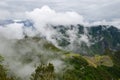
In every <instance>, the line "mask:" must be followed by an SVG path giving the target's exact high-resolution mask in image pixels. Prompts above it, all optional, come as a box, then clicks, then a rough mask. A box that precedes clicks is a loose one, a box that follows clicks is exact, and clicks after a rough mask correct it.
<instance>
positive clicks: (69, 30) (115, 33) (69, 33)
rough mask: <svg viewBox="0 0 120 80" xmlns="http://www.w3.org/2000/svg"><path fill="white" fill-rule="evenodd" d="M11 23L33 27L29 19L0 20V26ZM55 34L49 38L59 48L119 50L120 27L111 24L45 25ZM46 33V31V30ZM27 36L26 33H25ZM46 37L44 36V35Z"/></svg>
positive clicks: (88, 51) (91, 51) (89, 52)
mask: <svg viewBox="0 0 120 80" xmlns="http://www.w3.org/2000/svg"><path fill="white" fill-rule="evenodd" d="M12 23H20V24H24V27H33V29H35V27H34V22H32V21H31V20H24V21H21V20H5V21H0V25H1V26H5V25H8V24H12ZM46 26H49V27H50V28H51V29H52V30H54V31H56V34H54V35H53V36H52V38H51V39H53V40H54V41H56V42H57V46H58V47H59V48H61V49H65V50H68V51H73V52H75V53H80V54H84V55H93V54H97V53H99V54H103V53H104V51H105V49H111V50H113V51H118V50H120V29H118V28H116V27H115V26H113V25H94V26H89V27H88V26H84V25H80V24H77V25H51V24H50V25H46ZM46 33H47V31H46ZM26 36H27V35H26ZM44 37H46V36H44Z"/></svg>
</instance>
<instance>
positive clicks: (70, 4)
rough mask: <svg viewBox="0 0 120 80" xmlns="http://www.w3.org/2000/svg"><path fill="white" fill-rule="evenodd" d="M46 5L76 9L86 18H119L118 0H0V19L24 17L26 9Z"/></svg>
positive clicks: (93, 19) (56, 8) (119, 1)
mask: <svg viewBox="0 0 120 80" xmlns="http://www.w3.org/2000/svg"><path fill="white" fill-rule="evenodd" d="M44 5H48V6H49V7H50V8H52V9H54V10H56V11H58V12H65V11H76V12H77V13H79V14H81V15H83V16H84V17H85V19H86V20H89V21H98V20H113V19H117V18H118V19H119V18H120V9H119V8H120V0H0V19H11V18H17V19H20V18H24V16H23V15H24V13H25V12H26V11H32V10H33V9H35V8H41V7H42V6H44Z"/></svg>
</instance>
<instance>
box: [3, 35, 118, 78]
mask: <svg viewBox="0 0 120 80" xmlns="http://www.w3.org/2000/svg"><path fill="white" fill-rule="evenodd" d="M10 43H11V44H10ZM7 45H9V46H10V47H11V48H9V47H7V48H8V50H9V51H8V54H10V55H8V54H7V53H5V52H6V51H5V52H4V53H3V54H1V55H2V56H3V57H4V62H3V63H4V67H5V68H6V63H7V65H8V67H7V68H8V73H7V74H8V75H10V74H12V75H14V76H16V80H29V78H30V75H31V74H32V73H33V72H34V71H35V68H36V67H37V66H39V65H44V64H45V65H46V64H49V63H52V64H53V66H54V69H55V70H54V73H55V74H54V75H55V79H57V80H79V79H82V80H111V79H113V80H119V78H120V74H119V73H120V64H119V61H120V60H119V58H120V57H119V56H118V55H119V52H114V51H113V52H112V51H109V50H108V51H106V53H105V55H103V56H100V55H97V56H95V57H94V56H84V57H83V56H81V55H80V54H76V53H72V52H67V51H63V50H60V49H58V48H56V47H55V46H54V45H52V44H51V43H50V42H48V41H46V39H43V38H39V37H32V38H30V37H26V38H24V39H21V40H15V41H14V40H12V42H11V41H9V44H7ZM2 46H3V45H2ZM3 47H4V46H3ZM10 49H12V50H11V51H10ZM1 53H2V51H1ZM114 53H115V54H114ZM5 54H7V55H5ZM86 57H88V58H86ZM91 58H95V59H96V60H97V63H94V62H93V63H94V64H95V65H97V66H94V65H93V64H92V65H91V63H90V61H91ZM106 59H107V60H108V61H106ZM108 62H109V63H110V64H111V65H109V64H108ZM36 70H37V69H36ZM48 71H49V70H48ZM52 72H53V71H52Z"/></svg>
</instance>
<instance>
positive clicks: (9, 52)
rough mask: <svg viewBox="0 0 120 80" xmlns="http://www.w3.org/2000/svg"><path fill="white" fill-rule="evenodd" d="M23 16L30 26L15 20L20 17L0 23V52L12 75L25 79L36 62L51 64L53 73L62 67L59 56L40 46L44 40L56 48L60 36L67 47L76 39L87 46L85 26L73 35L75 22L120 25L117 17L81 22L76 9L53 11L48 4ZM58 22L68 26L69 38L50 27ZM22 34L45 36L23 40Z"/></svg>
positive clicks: (75, 28) (82, 20)
mask: <svg viewBox="0 0 120 80" xmlns="http://www.w3.org/2000/svg"><path fill="white" fill-rule="evenodd" d="M25 18H26V20H30V21H32V22H33V26H30V27H26V26H24V24H23V23H18V22H20V21H22V20H18V21H15V22H14V23H11V24H7V25H1V26H0V55H2V56H3V57H4V58H5V60H4V65H5V66H8V69H9V72H10V73H13V74H16V75H17V76H18V77H20V78H22V79H25V80H28V79H29V77H30V75H31V74H32V73H33V72H34V70H35V68H36V66H38V65H39V64H42V63H46V64H47V63H49V62H50V63H53V64H54V66H55V71H56V72H59V71H61V70H62V69H63V68H64V67H65V66H66V65H65V63H64V61H62V60H61V58H60V56H61V55H58V54H57V52H53V51H51V50H46V49H45V48H44V44H45V43H46V42H45V41H48V42H49V43H52V44H54V45H55V46H56V47H58V48H60V46H59V45H58V43H57V41H56V39H57V40H61V38H65V39H67V40H68V41H69V42H70V43H71V44H70V45H69V46H68V48H71V49H72V50H73V49H74V46H72V45H73V44H75V41H78V43H79V44H80V43H82V42H85V43H87V45H88V46H90V42H89V39H88V36H87V34H88V33H87V30H86V29H84V32H85V33H84V34H82V35H80V36H81V37H80V38H79V37H77V35H76V34H77V33H78V26H77V24H81V25H84V26H85V27H88V26H90V25H115V26H116V27H117V28H120V20H119V19H116V20H113V21H105V20H103V21H97V22H92V23H90V22H88V21H85V19H84V17H83V16H82V15H80V14H78V13H77V12H74V11H72V12H56V11H55V10H53V9H51V8H49V7H48V6H43V7H42V8H36V9H34V10H33V11H27V12H25ZM59 25H64V26H65V27H66V28H68V30H67V32H66V34H67V35H69V38H66V37H64V36H63V34H61V33H60V32H58V31H57V30H55V29H54V28H53V26H56V27H60V26H59ZM70 25H75V26H76V27H74V28H73V29H71V27H70ZM32 27H34V29H33V28H32ZM26 35H27V36H29V37H34V36H38V37H40V38H41V37H42V38H45V41H44V40H42V41H38V42H36V41H34V40H32V39H27V40H26V39H25V36H26ZM76 44H77V43H76ZM58 53H59V52H58ZM55 54H56V55H55ZM26 59H28V60H26ZM29 60H30V61H29ZM26 61H28V62H26ZM60 66H63V67H60Z"/></svg>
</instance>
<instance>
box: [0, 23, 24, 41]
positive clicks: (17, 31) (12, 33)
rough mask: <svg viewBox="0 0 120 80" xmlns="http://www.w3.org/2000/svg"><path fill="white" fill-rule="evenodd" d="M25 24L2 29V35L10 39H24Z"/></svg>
mask: <svg viewBox="0 0 120 80" xmlns="http://www.w3.org/2000/svg"><path fill="white" fill-rule="evenodd" d="M22 28H23V24H18V23H13V24H9V25H6V26H4V27H3V26H1V27H0V35H2V36H4V37H5V38H8V39H22V38H23V29H22Z"/></svg>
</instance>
